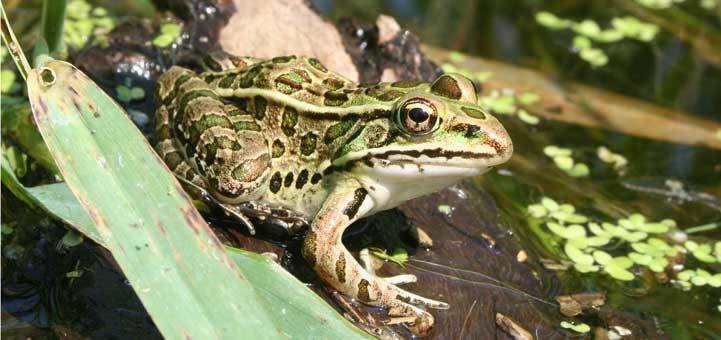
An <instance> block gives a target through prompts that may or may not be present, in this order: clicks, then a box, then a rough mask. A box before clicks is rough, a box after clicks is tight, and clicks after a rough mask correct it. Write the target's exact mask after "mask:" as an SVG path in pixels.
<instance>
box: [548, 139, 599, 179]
mask: <svg viewBox="0 0 721 340" xmlns="http://www.w3.org/2000/svg"><path fill="white" fill-rule="evenodd" d="M543 153H544V154H546V156H548V157H551V158H553V163H555V164H556V166H557V167H558V168H559V169H561V170H563V171H564V172H565V173H566V174H568V175H569V176H571V177H585V176H588V175H589V174H590V170H589V168H588V166H587V165H586V164H583V163H576V162H575V161H574V160H573V158H572V157H571V153H572V152H571V149H566V148H561V147H558V146H555V145H548V146H546V147H545V148H543Z"/></svg>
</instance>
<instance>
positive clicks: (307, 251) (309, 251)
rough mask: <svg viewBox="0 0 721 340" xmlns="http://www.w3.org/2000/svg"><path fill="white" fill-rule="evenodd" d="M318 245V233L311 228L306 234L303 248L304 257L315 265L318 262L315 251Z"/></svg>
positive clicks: (311, 264) (310, 263)
mask: <svg viewBox="0 0 721 340" xmlns="http://www.w3.org/2000/svg"><path fill="white" fill-rule="evenodd" d="M317 246H318V235H316V233H315V232H314V231H312V230H309V231H308V233H307V234H306V235H305V240H304V241H303V249H302V254H303V258H305V260H306V261H308V264H309V265H310V266H311V267H313V266H315V263H316V258H315V252H316V249H317Z"/></svg>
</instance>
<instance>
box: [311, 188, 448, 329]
mask: <svg viewBox="0 0 721 340" xmlns="http://www.w3.org/2000/svg"><path fill="white" fill-rule="evenodd" d="M372 205H373V202H372V199H370V198H368V197H367V191H365V190H364V189H363V188H362V187H360V185H359V184H358V183H357V182H354V181H353V180H349V181H346V182H339V183H338V184H337V185H336V187H335V188H334V190H333V192H332V193H331V194H330V195H329V197H328V199H327V200H326V202H325V203H324V204H323V206H322V207H321V209H320V211H319V212H318V214H317V215H316V217H315V219H314V220H313V222H312V224H311V229H310V230H309V231H308V234H307V235H306V237H305V240H304V244H303V257H304V258H305V259H306V260H307V261H308V262H309V263H310V264H311V265H312V266H313V268H314V270H315V271H316V272H317V273H318V275H319V276H320V277H321V278H322V279H323V280H324V281H326V282H328V283H330V284H331V285H333V287H334V288H335V289H337V290H338V291H340V292H341V293H343V294H345V295H348V296H352V297H355V298H358V299H359V300H360V301H363V302H365V303H368V304H371V305H375V306H383V307H388V308H389V309H390V310H389V313H390V314H391V315H395V316H412V317H413V319H414V321H413V324H414V325H413V327H414V328H415V329H417V330H420V331H421V332H425V331H427V330H428V329H429V328H430V327H431V326H432V325H433V316H432V315H431V314H430V313H428V312H426V311H425V310H423V309H421V308H420V307H419V306H425V307H430V308H437V309H447V308H448V304H446V303H444V302H440V301H435V300H431V299H427V298H424V297H421V296H419V295H416V294H413V293H410V292H408V291H405V290H403V289H401V288H398V287H397V286H395V285H394V284H392V282H389V281H388V280H384V279H382V278H379V277H377V276H375V275H371V274H370V273H368V272H367V271H366V270H365V269H364V268H363V267H362V266H361V265H360V263H358V261H356V260H355V258H353V256H352V255H351V254H350V252H348V250H347V249H346V248H345V246H343V244H342V240H341V238H342V235H343V231H344V230H345V229H346V228H347V227H348V226H349V225H350V224H351V223H352V222H354V221H355V220H357V219H358V218H360V217H362V216H363V215H364V214H366V213H367V212H368V211H370V210H371V209H372ZM390 281H393V280H392V279H391V280H390ZM401 281H404V280H401Z"/></svg>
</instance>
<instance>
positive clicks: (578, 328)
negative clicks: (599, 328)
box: [561, 321, 591, 333]
mask: <svg viewBox="0 0 721 340" xmlns="http://www.w3.org/2000/svg"><path fill="white" fill-rule="evenodd" d="M561 327H563V328H566V329H570V330H573V331H574V332H578V333H588V332H590V331H591V326H589V325H587V324H585V323H574V322H568V321H561Z"/></svg>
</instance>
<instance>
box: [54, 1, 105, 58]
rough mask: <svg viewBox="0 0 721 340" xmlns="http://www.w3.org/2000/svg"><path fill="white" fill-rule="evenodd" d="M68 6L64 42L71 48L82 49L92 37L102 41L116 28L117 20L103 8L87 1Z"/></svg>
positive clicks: (73, 2) (71, 2)
mask: <svg viewBox="0 0 721 340" xmlns="http://www.w3.org/2000/svg"><path fill="white" fill-rule="evenodd" d="M67 6H68V7H67V9H66V11H65V23H64V29H63V41H64V42H65V44H67V45H68V46H70V47H73V48H81V47H83V46H85V44H86V43H87V42H88V40H90V38H91V37H96V38H100V39H101V38H102V37H104V36H106V35H107V33H109V32H110V30H111V29H112V28H113V26H115V19H114V18H112V17H110V16H109V15H108V11H107V10H106V9H105V8H103V7H93V6H92V5H90V4H89V3H88V2H87V1H85V0H73V1H70V2H68V5H67ZM99 41H100V42H103V41H102V40H99Z"/></svg>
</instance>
